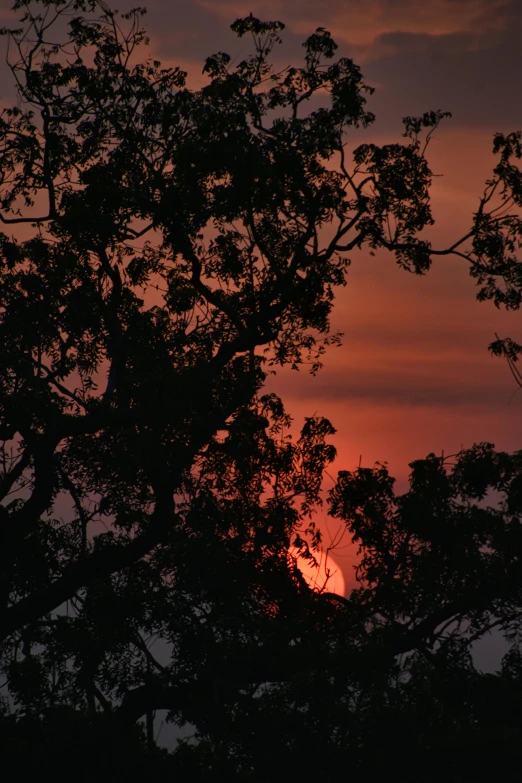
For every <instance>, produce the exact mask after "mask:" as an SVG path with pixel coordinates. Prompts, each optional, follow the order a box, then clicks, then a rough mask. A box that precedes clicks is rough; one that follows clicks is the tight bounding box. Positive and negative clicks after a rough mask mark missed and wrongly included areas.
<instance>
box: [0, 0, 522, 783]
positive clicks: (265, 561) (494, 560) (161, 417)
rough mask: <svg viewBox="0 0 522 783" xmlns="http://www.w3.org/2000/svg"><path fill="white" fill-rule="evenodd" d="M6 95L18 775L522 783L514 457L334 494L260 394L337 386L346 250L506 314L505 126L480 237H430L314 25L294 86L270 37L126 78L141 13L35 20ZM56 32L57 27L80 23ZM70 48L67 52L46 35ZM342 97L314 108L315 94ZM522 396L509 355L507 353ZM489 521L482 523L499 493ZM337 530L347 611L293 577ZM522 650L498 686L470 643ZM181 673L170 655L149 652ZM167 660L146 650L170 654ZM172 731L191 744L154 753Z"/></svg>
mask: <svg viewBox="0 0 522 783" xmlns="http://www.w3.org/2000/svg"><path fill="white" fill-rule="evenodd" d="M15 8H17V9H18V10H19V12H20V16H21V22H20V25H19V27H18V29H13V30H10V31H9V30H5V31H4V35H5V36H7V37H8V38H9V43H10V46H9V57H10V60H9V62H10V65H11V70H12V74H13V77H14V78H15V79H16V84H17V90H18V97H19V100H18V103H17V105H16V106H15V107H13V108H6V109H4V110H3V112H2V114H1V119H0V150H1V153H0V160H1V165H0V221H1V222H2V224H3V233H2V234H1V235H0V442H1V444H2V445H1V452H0V457H1V460H0V467H1V472H0V493H1V499H2V500H1V503H0V656H1V657H0V667H1V677H2V679H1V684H2V693H3V694H4V696H3V697H2V709H1V711H0V746H1V750H2V765H3V768H5V769H8V768H9V769H13V770H14V771H15V773H14V774H16V777H17V779H18V780H23V781H25V780H31V779H33V777H34V778H36V777H37V776H41V775H42V774H44V775H46V776H47V775H50V776H51V779H53V780H56V781H62V780H70V779H74V780H77V781H86V782H87V781H89V782H90V781H96V782H97V783H98V782H100V783H101V781H113V780H134V779H136V780H140V781H147V780H151V781H152V780H154V781H156V780H160V779H162V777H161V776H163V777H164V778H165V779H169V780H175V781H183V782H185V781H187V782H190V783H192V781H194V782H197V781H202V782H204V783H207V782H208V783H210V782H211V781H218V782H219V781H229V780H230V781H236V780H237V781H251V783H265V782H266V783H268V782H269V781H274V780H284V779H292V780H293V779H300V780H305V781H308V780H317V779H321V780H325V781H328V782H329V783H335V781H341V780H342V781H344V780H346V779H347V778H348V777H350V776H353V777H358V778H362V779H365V780H369V781H371V780H379V779H381V777H382V778H384V777H386V779H393V780H395V779H397V780H401V781H411V783H413V782H414V781H415V782H417V781H440V780H441V779H444V780H448V781H454V783H457V781H459V782H462V781H476V780H481V779H489V778H490V777H492V776H497V777H499V778H500V779H503V780H515V779H518V777H519V772H518V770H519V769H520V762H521V761H522V758H521V756H522V742H521V740H522V657H521V652H520V646H519V643H520V641H521V636H520V633H521V626H520V620H521V616H522V569H521V565H520V558H521V557H522V527H521V515H522V452H516V453H514V454H507V453H501V452H497V451H495V449H494V447H493V446H492V445H490V444H484V443H482V444H478V445H476V446H474V447H473V448H472V449H469V450H466V451H463V452H461V453H460V454H457V455H454V456H453V457H451V458H446V459H443V458H440V457H437V456H435V455H433V454H431V455H429V456H428V457H427V458H426V459H425V460H419V461H416V462H414V463H412V465H411V478H410V488H409V490H408V491H407V492H406V493H405V494H403V495H397V494H396V493H395V491H394V481H393V478H392V477H390V476H389V474H388V472H387V470H386V468H385V467H384V466H382V465H376V466H374V467H373V468H364V467H360V468H359V469H358V470H355V471H353V472H348V471H344V472H340V473H339V475H338V478H337V482H336V484H335V486H334V488H333V489H332V490H331V491H330V493H329V494H328V497H327V498H325V497H324V495H323V493H322V479H323V473H324V470H325V469H326V468H327V467H328V465H329V464H330V463H331V462H332V461H333V459H334V457H335V449H334V446H333V445H332V443H333V442H334V441H333V439H332V436H333V435H334V433H335V430H334V429H333V427H332V425H331V424H330V422H328V421H327V420H326V419H323V418H318V417H310V418H308V419H306V420H305V422H304V424H303V427H302V430H301V434H300V437H299V438H295V437H294V438H292V437H291V435H290V424H291V420H290V418H289V416H288V414H287V413H286V411H285V408H284V404H283V401H282V400H280V399H279V398H278V397H277V396H275V395H273V394H266V393H265V391H264V389H263V386H264V381H265V379H266V377H267V373H268V372H270V371H271V369H273V368H277V367H278V366H282V365H285V364H290V365H292V366H294V367H295V368H296V369H298V368H299V366H300V365H302V364H303V365H307V366H309V365H311V368H312V371H313V372H316V371H319V370H320V363H321V356H322V353H323V351H324V350H326V349H327V348H328V345H330V344H335V343H336V342H338V341H339V339H340V337H339V335H336V334H332V333H331V331H330V324H329V317H330V313H331V310H332V306H333V303H334V296H335V291H336V288H337V287H339V286H342V285H344V284H345V273H346V269H347V267H348V265H349V258H350V251H358V250H360V249H364V248H366V249H367V250H369V251H370V252H375V251H378V250H387V251H389V253H390V263H393V261H394V260H395V262H396V263H398V264H399V265H400V266H402V267H403V268H404V269H405V270H406V271H407V272H411V273H415V274H423V273H426V272H427V271H428V270H429V267H430V263H431V261H432V258H433V257H434V256H437V255H450V254H454V255H458V256H460V257H464V258H465V259H466V260H467V262H468V264H469V270H470V273H471V275H472V276H473V277H474V278H475V279H476V281H477V284H478V287H479V292H478V296H479V298H481V299H491V300H493V301H494V302H495V303H496V304H497V305H498V306H503V307H507V308H510V309H516V308H518V307H519V305H520V302H521V297H522V272H521V269H522V266H521V264H520V262H519V261H518V259H517V257H516V251H517V249H518V245H519V241H520V237H521V236H522V231H521V222H520V218H519V217H518V214H519V207H520V204H521V200H522V177H521V174H520V171H519V168H518V166H517V161H518V159H519V158H520V157H521V146H520V135H519V134H516V133H514V134H512V135H509V136H506V137H504V136H501V135H500V134H497V136H496V137H495V140H494V145H495V152H496V153H497V156H498V165H497V166H496V168H495V170H494V172H493V174H492V178H491V180H490V181H489V182H488V183H486V187H485V191H484V194H483V197H482V199H481V200H480V205H479V208H478V210H477V212H476V214H475V215H473V216H471V218H470V230H469V233H468V234H467V235H466V236H464V237H461V238H458V239H457V238H456V240H455V242H454V243H453V244H452V245H451V246H449V247H446V248H434V247H432V246H431V244H430V243H429V242H427V241H426V240H425V239H424V238H423V233H422V232H423V229H424V228H425V227H426V226H429V225H431V224H432V223H433V220H432V216H431V211H430V201H429V187H430V182H431V172H430V168H429V165H428V162H427V159H426V156H425V155H426V149H427V146H428V144H429V140H430V137H431V134H432V133H433V130H434V129H435V128H436V127H437V126H438V124H439V122H441V121H442V120H443V119H444V118H445V113H444V112H441V111H436V112H427V113H426V114H425V115H423V116H422V117H407V118H405V119H404V128H403V135H402V137H401V141H400V142H393V143H390V144H387V145H383V146H377V145H374V144H362V145H360V146H359V147H358V148H357V149H356V150H355V152H354V153H353V155H352V154H350V155H349V154H348V151H347V148H346V146H345V145H346V142H347V140H349V133H350V129H352V128H365V127H366V126H368V125H369V124H371V122H372V121H373V119H374V118H373V115H372V114H371V113H370V112H369V111H368V110H367V107H366V96H367V95H368V94H369V93H370V92H371V88H369V87H368V86H366V85H365V83H364V81H363V77H362V74H361V71H360V70H359V68H358V67H357V66H356V65H355V64H354V63H353V62H352V61H351V60H349V59H346V58H340V59H336V48H337V47H336V45H335V43H334V41H333V40H332V38H331V36H330V34H329V33H328V32H326V31H325V30H323V29H321V28H320V29H318V30H317V32H316V33H315V34H313V35H312V36H311V37H309V38H308V40H307V41H305V43H304V49H303V60H302V62H301V63H299V64H298V65H296V66H292V67H288V68H285V69H283V70H278V69H277V68H275V67H274V66H273V65H272V56H273V49H274V47H275V46H276V45H278V44H279V43H280V39H279V33H280V32H281V31H282V29H283V25H282V24H281V23H279V22H267V23H263V22H261V21H259V20H257V19H256V18H254V17H253V16H249V17H247V18H244V19H239V20H237V21H236V22H235V23H234V25H233V26H232V29H233V30H234V31H235V32H236V33H237V35H238V36H240V37H241V36H246V37H247V39H248V41H249V42H250V51H251V54H249V55H248V56H247V57H246V58H245V59H244V60H242V61H241V62H238V63H236V64H232V63H231V60H230V57H229V56H228V55H226V54H224V53H222V52H220V53H218V54H215V55H213V56H211V57H209V59H208V60H207V61H206V63H205V68H204V70H205V73H206V75H207V77H208V79H207V83H206V86H204V87H203V88H201V89H198V90H192V89H188V88H187V86H186V82H185V77H186V74H184V73H183V72H182V71H181V70H179V69H177V68H162V66H161V64H160V63H159V62H155V61H151V60H145V61H140V58H139V51H140V46H141V45H143V44H144V43H146V35H145V33H144V31H143V29H142V27H141V16H142V12H141V11H140V10H139V9H138V10H136V11H133V12H131V13H129V14H127V15H126V16H120V15H118V14H117V13H116V12H113V11H112V10H111V9H110V8H108V7H107V6H106V5H105V3H103V2H100V1H99V0H45V1H44V2H40V3H36V2H31V1H30V0H19V1H18V2H17V3H16V5H15ZM64 22H66V24H65V23H64ZM61 36H62V37H61ZM326 98H328V103H326V100H325V99H326ZM492 349H493V350H495V351H496V352H497V353H499V354H504V355H505V356H506V357H507V359H508V361H509V363H510V366H511V367H512V368H514V371H515V373H516V367H517V365H516V360H517V358H518V355H519V353H520V350H521V349H520V346H518V345H517V344H516V343H515V342H513V341H510V340H504V341H497V342H496V343H495V344H494V345H493V346H492ZM492 498H493V500H492ZM323 502H326V503H327V508H328V513H329V514H330V515H332V516H333V517H334V518H336V519H338V520H339V522H340V523H341V524H342V525H344V526H346V530H347V532H348V534H349V535H350V536H351V537H352V538H353V539H354V540H355V541H356V542H357V544H358V545H359V547H360V564H359V567H358V569H357V580H358V582H357V583H358V587H357V589H355V590H353V591H352V592H351V593H350V595H349V596H348V597H342V596H338V595H335V594H333V593H329V592H328V585H326V587H325V588H324V589H322V590H318V591H313V590H311V589H310V587H309V586H308V584H307V583H306V581H305V579H304V578H303V576H302V575H301V573H300V571H299V569H298V568H297V567H296V562H295V558H293V557H292V556H291V554H290V553H289V552H290V549H291V548H292V547H293V548H294V549H297V550H299V551H301V552H302V554H303V555H304V556H305V557H310V558H313V557H314V556H315V554H316V553H317V551H318V548H319V547H320V545H321V534H320V530H318V529H317V528H316V526H315V525H314V521H313V520H314V515H315V514H316V512H317V509H318V507H319V506H320V505H321V503H323ZM493 628H495V629H497V632H498V633H500V634H502V635H503V636H504V637H505V638H506V639H507V640H508V641H509V644H510V646H509V652H508V653H507V655H506V656H505V657H504V660H503V662H502V668H501V670H500V671H499V672H497V673H496V674H483V673H481V672H479V671H478V670H477V669H476V667H475V665H474V662H473V658H472V654H471V651H472V646H473V644H474V643H475V642H476V641H477V640H480V639H481V638H482V637H483V636H484V635H485V634H487V633H489V631H490V630H491V629H493ZM156 640H159V641H160V643H161V646H162V649H163V650H164V651H167V653H168V655H167V654H166V655H165V656H163V658H165V657H167V658H168V660H164V659H162V660H158V657H157V655H156V654H155V647H154V645H153V644H152V643H153V642H154V641H156ZM156 649H157V648H156ZM157 710H167V711H168V715H169V720H170V721H172V722H173V723H174V724H176V725H177V726H178V727H180V728H183V727H186V726H192V727H194V734H193V736H192V737H191V738H190V739H189V740H184V741H180V743H179V744H178V746H177V748H176V750H175V751H174V752H167V751H166V750H164V749H161V748H159V747H157V745H156V742H155V739H156V734H157V722H156V723H155V720H154V715H155V712H156V711H157Z"/></svg>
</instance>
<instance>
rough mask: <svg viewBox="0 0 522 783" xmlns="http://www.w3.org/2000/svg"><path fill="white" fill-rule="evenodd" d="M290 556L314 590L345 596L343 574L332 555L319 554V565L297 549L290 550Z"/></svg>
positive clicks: (316, 556)
mask: <svg viewBox="0 0 522 783" xmlns="http://www.w3.org/2000/svg"><path fill="white" fill-rule="evenodd" d="M290 555H291V557H292V558H294V559H295V561H296V565H297V567H298V568H299V570H300V571H301V573H302V574H303V576H304V578H305V579H306V581H307V583H308V584H309V585H310V587H311V588H312V589H313V590H317V591H318V592H327V593H337V595H344V593H345V589H346V585H345V581H344V577H343V573H342V571H341V569H340V567H339V566H338V565H337V563H336V562H335V561H334V559H333V558H332V557H330V555H328V554H325V552H320V553H317V554H316V555H315V558H316V560H317V565H314V564H313V562H312V561H311V560H307V559H306V558H304V557H303V556H301V555H300V554H299V550H298V549H296V548H295V547H292V548H291V549H290Z"/></svg>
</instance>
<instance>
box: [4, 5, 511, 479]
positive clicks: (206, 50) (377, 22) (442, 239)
mask: <svg viewBox="0 0 522 783" xmlns="http://www.w3.org/2000/svg"><path fill="white" fill-rule="evenodd" d="M144 4H146V5H147V7H148V10H149V13H148V15H147V17H146V24H147V27H148V29H149V31H150V35H151V50H152V52H153V53H154V55H155V56H157V57H159V58H160V59H162V60H163V61H165V62H168V63H169V64H176V65H180V66H182V67H183V68H184V69H185V70H187V71H188V72H189V83H190V84H191V85H193V86H198V85H199V84H202V83H203V77H202V75H201V70H202V65H203V62H204V59H205V57H206V56H208V55H209V54H211V53H214V52H216V51H218V50H224V51H227V52H229V54H231V55H232V57H233V58H234V57H236V58H241V57H243V56H244V55H245V54H246V53H247V52H248V42H247V41H246V40H245V39H241V40H238V39H237V38H236V37H235V36H234V35H233V34H232V33H231V32H230V30H229V29H228V28H229V25H230V24H231V23H232V22H233V21H234V20H235V19H236V18H237V17H238V16H246V15H247V14H248V13H250V12H252V13H254V15H256V16H258V17H260V18H264V19H279V20H281V21H283V22H285V23H286V25H287V27H286V30H285V31H284V33H283V39H284V45H283V46H282V47H279V50H278V51H277V58H278V60H279V61H280V63H281V64H289V63H291V62H293V63H295V62H296V61H298V60H299V58H301V57H302V48H301V44H302V41H303V40H304V38H305V37H307V36H308V35H309V34H311V33H312V32H313V31H314V30H315V28H316V27H318V26H321V27H325V28H327V29H328V30H330V31H331V33H332V35H333V36H334V38H335V39H336V41H337V42H338V43H339V52H338V53H339V55H341V56H349V57H352V58H353V59H354V60H355V61H356V62H357V63H358V64H359V65H361V67H362V69H363V73H364V76H365V80H366V82H367V83H368V84H370V85H372V86H373V87H375V88H376V91H375V94H374V95H373V96H371V97H370V98H369V103H368V108H369V109H370V110H371V111H373V112H374V113H375V114H376V115H377V121H376V122H375V124H374V125H373V126H372V127H371V128H370V129H369V130H368V131H367V132H366V133H365V135H364V140H365V141H368V140H371V141H377V142H383V143H384V142H389V141H390V142H393V141H400V140H401V131H402V126H401V118H402V116H404V115H406V114H409V115H412V114H420V113H422V112H424V111H427V110H430V109H443V110H447V111H451V112H452V114H453V117H452V119H450V120H447V121H446V122H445V123H444V125H443V127H441V128H440V129H439V130H438V132H437V133H436V135H435V139H434V141H433V144H432V146H431V148H430V151H429V159H430V162H431V164H432V168H433V170H434V172H435V173H437V174H439V175H442V176H440V177H437V178H436V179H435V181H434V185H433V191H432V193H433V209H434V216H435V218H436V225H435V227H434V228H433V229H432V230H431V231H430V238H431V239H432V241H433V243H434V245H436V246H438V247H443V246H444V245H447V244H448V243H450V242H451V241H453V240H454V239H456V238H458V237H459V236H460V235H462V234H463V233H465V232H466V230H467V228H468V227H469V226H470V218H471V215H472V213H473V211H474V210H475V209H476V207H477V205H478V199H479V196H480V194H481V192H482V188H483V184H484V180H485V179H486V178H487V177H488V175H489V174H490V172H491V169H492V165H493V157H492V155H491V148H492V137H493V133H494V132H496V131H501V132H503V133H509V132H510V131H513V130H518V129H522V100H521V94H520V79H521V74H522V47H521V46H520V41H521V34H522V2H520V1H519V0H432V1H431V2H429V3H421V2H418V0H248V2H246V1H244V0H230V1H227V0H201V1H199V2H198V1H197V0H148V2H146V0H144ZM10 5H11V2H10V0H9V2H8V0H0V16H1V17H2V18H3V20H5V21H7V18H8V16H9V13H8V9H9V8H10ZM134 5H136V3H135V2H130V3H129V2H119V3H112V6H113V7H115V6H116V7H119V8H120V9H121V10H125V9H126V8H128V7H132V6H134ZM4 73H5V71H4V70H2V71H1V73H0V77H1V79H2V81H3V77H4ZM2 81H0V85H1V84H2ZM0 93H1V94H0V100H1V101H2V102H4V101H6V100H7V96H8V89H7V87H5V88H4V87H0ZM361 141H363V137H362V136H360V135H359V134H358V135H357V137H356V138H354V144H355V143H360V142H361ZM352 260H353V263H352V266H351V269H350V271H349V276H348V285H347V287H346V289H345V290H343V291H342V292H341V293H340V295H339V296H338V298H337V303H336V306H335V311H334V319H333V321H334V325H335V327H336V328H337V329H340V330H341V331H343V332H344V335H345V337H344V340H343V344H342V347H340V348H332V349H331V350H330V352H329V353H327V355H326V358H325V366H324V369H323V370H322V371H321V372H320V373H319V374H318V375H317V377H315V378H314V377H311V376H309V375H307V374H306V372H302V373H300V374H296V373H292V372H290V371H284V372H281V373H279V374H278V377H277V378H276V379H274V380H272V381H271V384H270V385H271V388H273V389H274V390H275V391H277V392H279V393H281V395H282V396H283V398H284V400H285V401H286V403H287V407H288V409H289V411H290V412H291V413H292V414H294V415H295V417H296V420H297V421H298V420H299V419H300V418H302V417H303V416H306V415H312V414H314V413H317V414H319V415H325V416H328V417H329V418H330V419H331V421H332V423H333V424H334V426H336V428H337V431H338V433H337V436H336V439H335V444H336V446H337V449H338V459H337V462H336V464H335V466H334V467H335V470H338V469H352V468H354V467H356V466H357V464H358V463H359V459H361V461H362V464H364V465H371V464H373V462H374V461H375V460H379V461H387V462H388V463H389V466H390V470H391V472H392V473H393V474H394V475H396V476H397V477H398V479H399V486H400V487H402V488H403V487H405V479H406V477H407V474H408V463H409V462H411V461H412V460H413V459H417V458H420V457H423V456H425V455H426V454H427V453H429V452H432V451H434V452H436V453H441V452H442V451H443V450H444V453H447V454H450V453H454V452H455V451H458V450H459V449H460V448H461V447H463V446H464V447H468V446H471V445H472V444H473V443H474V442H478V441H484V440H486V441H491V442H493V443H495V444H496V446H497V448H500V449H506V450H513V449H517V448H520V447H521V438H520V435H521V434H522V426H521V423H522V390H517V386H516V384H515V383H514V381H513V379H512V377H511V375H510V373H509V370H508V367H507V365H506V364H505V363H504V362H503V361H502V360H499V359H495V358H493V357H491V356H490V354H489V353H488V350H487V346H488V344H489V343H490V342H491V341H492V340H494V339H495V333H496V332H497V333H498V334H499V335H500V336H506V335H510V336H512V337H513V338H514V339H518V340H519V341H520V339H521V338H522V328H521V323H520V314H519V313H511V314H506V313H504V312H500V311H497V310H496V309H495V307H494V306H493V305H492V304H490V303H486V304H484V303H477V302H476V301H475V293H476V288H475V285H474V283H473V281H472V280H470V278H469V275H468V270H467V268H466V264H465V262H464V261H463V260H459V259H457V258H455V259H454V258H451V257H450V258H443V259H438V260H436V261H435V262H434V265H433V269H432V270H431V272H430V273H429V274H428V275H427V276H425V277H414V276H412V275H409V274H408V273H406V272H404V271H402V270H400V269H398V268H397V267H396V266H395V264H394V260H393V258H392V257H391V256H387V255H386V254H382V255H379V256H378V257H376V258H371V257H370V256H369V255H368V254H366V253H364V252H363V253H360V254H358V255H357V254H356V255H353V257H352Z"/></svg>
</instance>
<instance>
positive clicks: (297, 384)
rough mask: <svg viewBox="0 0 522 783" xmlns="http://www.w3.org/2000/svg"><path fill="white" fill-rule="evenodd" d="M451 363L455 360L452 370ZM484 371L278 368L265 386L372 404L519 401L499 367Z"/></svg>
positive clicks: (299, 395)
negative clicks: (306, 373)
mask: <svg viewBox="0 0 522 783" xmlns="http://www.w3.org/2000/svg"><path fill="white" fill-rule="evenodd" d="M457 364H459V365H460V367H459V369H458V370H457V366H456V365H457ZM495 369H496V370H497V372H495V373H494V372H491V374H490V375H484V374H483V372H481V369H480V368H477V367H473V366H472V367H469V368H465V365H464V368H463V363H457V362H455V363H454V364H452V363H447V364H444V363H441V364H439V365H435V364H434V365H431V366H430V365H428V364H426V363H424V364H423V363H422V362H421V363H420V366H419V367H418V368H417V369H416V368H415V367H411V366H408V365H406V366H404V365H403V364H401V365H400V366H399V367H398V369H396V370H392V369H390V368H382V369H379V368H376V369H371V370H370V369H365V368H361V367H357V366H353V367H351V368H350V367H348V368H347V367H343V368H339V369H337V368H331V369H327V368H323V370H321V371H320V372H319V373H318V375H317V376H315V377H313V378H310V377H308V378H306V382H304V380H303V379H302V378H299V377H298V376H296V375H290V374H288V373H283V374H282V375H280V376H275V378H274V379H273V380H271V381H270V383H269V386H270V388H271V389H272V387H273V389H274V390H275V391H277V393H279V394H281V395H282V396H283V397H284V398H293V399H300V400H318V401H320V402H321V404H322V405H323V407H324V406H325V405H328V403H329V402H331V403H339V402H346V404H347V405H349V404H351V403H352V402H356V403H360V402H364V403H369V404H372V405H376V406H386V407H388V406H394V407H395V406H404V407H407V408H411V407H415V408H418V407H426V408H450V409H455V408H458V409H461V410H462V409H463V408H468V409H469V408H487V409H489V410H491V409H492V408H494V407H497V408H499V409H500V408H502V407H506V406H508V405H516V406H520V405H522V390H520V391H519V392H518V393H514V392H515V391H516V387H515V388H513V384H510V382H509V379H508V378H507V376H505V375H504V374H502V373H499V372H498V368H495Z"/></svg>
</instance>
